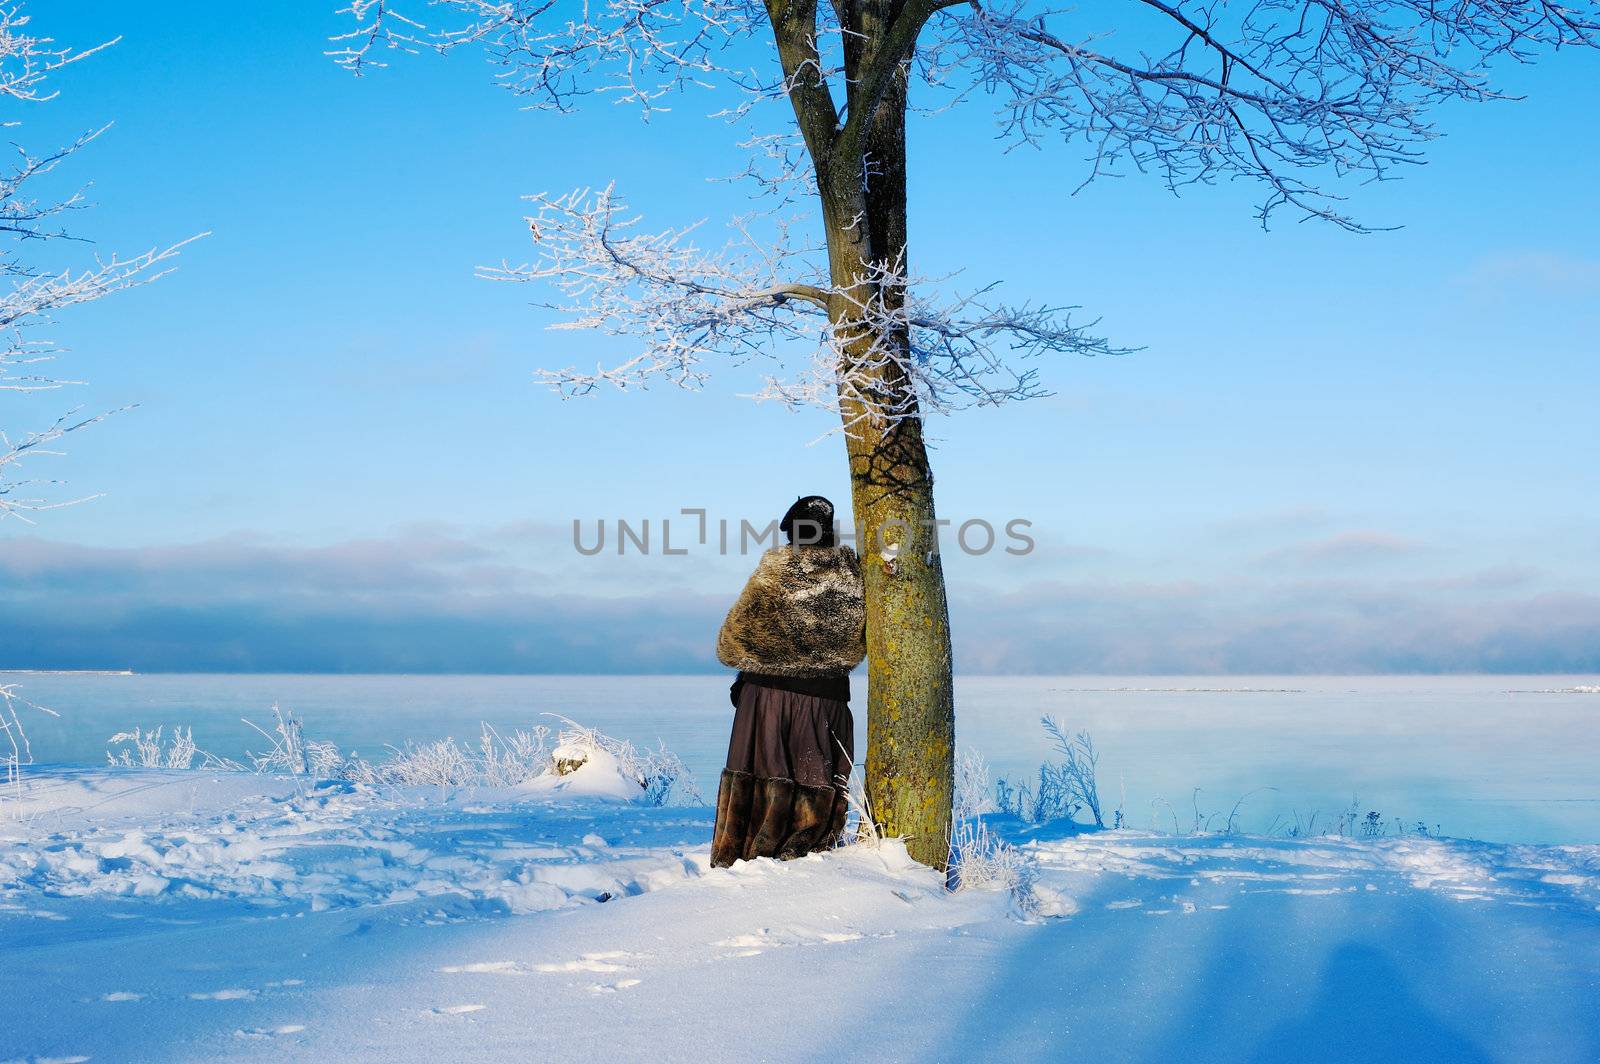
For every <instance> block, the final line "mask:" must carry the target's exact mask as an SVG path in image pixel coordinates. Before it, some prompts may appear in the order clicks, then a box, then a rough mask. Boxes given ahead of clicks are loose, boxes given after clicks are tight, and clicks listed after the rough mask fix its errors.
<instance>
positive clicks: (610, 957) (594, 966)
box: [534, 950, 649, 972]
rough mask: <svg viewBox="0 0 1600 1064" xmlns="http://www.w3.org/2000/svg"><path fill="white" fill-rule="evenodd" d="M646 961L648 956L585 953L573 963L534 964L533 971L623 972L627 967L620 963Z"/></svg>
mask: <svg viewBox="0 0 1600 1064" xmlns="http://www.w3.org/2000/svg"><path fill="white" fill-rule="evenodd" d="M647 959H649V954H642V953H629V952H627V951H626V950H608V951H606V952H604V953H585V954H584V955H583V956H582V957H579V958H578V959H577V960H575V961H554V962H548V963H545V964H536V965H534V969H535V970H536V971H541V972H625V971H628V965H626V964H622V963H620V962H621V961H625V960H630V961H631V960H647Z"/></svg>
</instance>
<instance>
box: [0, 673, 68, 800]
mask: <svg viewBox="0 0 1600 1064" xmlns="http://www.w3.org/2000/svg"><path fill="white" fill-rule="evenodd" d="M18 706H24V707H26V708H28V709H33V710H37V711H38V712H40V713H46V714H48V715H50V716H52V717H57V716H60V714H59V713H57V712H56V711H55V710H53V709H46V708H45V707H44V706H41V705H38V704H37V703H34V702H30V701H28V700H27V699H26V698H23V697H22V696H21V695H19V694H17V687H16V685H15V684H0V800H3V799H4V798H5V797H6V795H7V794H10V795H12V796H14V797H15V798H17V799H18V800H20V799H21V797H22V766H24V765H31V764H32V763H33V750H32V749H31V748H30V747H29V746H28V733H27V731H26V730H25V729H24V728H23V727H22V718H21V717H20V716H18V715H17V707H18Z"/></svg>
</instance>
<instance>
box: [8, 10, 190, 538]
mask: <svg viewBox="0 0 1600 1064" xmlns="http://www.w3.org/2000/svg"><path fill="white" fill-rule="evenodd" d="M31 21H32V20H31V18H30V16H29V15H28V14H27V13H26V12H25V11H24V6H23V5H22V4H19V3H13V4H3V5H0V127H4V128H6V129H7V130H10V129H14V128H15V127H17V126H19V125H21V124H22V116H23V115H24V114H25V113H26V112H27V111H29V110H30V109H32V108H34V107H36V106H38V105H39V104H43V103H47V102H49V101H50V100H53V99H54V98H55V96H56V93H55V90H54V89H53V88H51V86H50V84H49V80H50V78H51V77H52V76H53V75H55V74H56V73H57V72H58V71H60V70H61V69H63V68H64V67H68V66H71V65H72V64H74V63H77V62H80V61H82V60H84V59H87V58H89V57H90V56H92V55H94V54H95V53H97V52H100V51H103V50H105V49H106V48H109V47H111V46H112V45H114V44H116V43H117V41H116V40H110V41H105V42H103V43H101V44H98V45H94V46H92V47H88V48H83V49H73V48H69V47H62V46H60V45H58V44H57V43H56V42H55V41H53V40H51V39H50V38H49V37H41V36H36V35H34V33H33V32H32V31H31V26H30V23H31ZM108 128H109V127H108V126H101V127H99V128H97V129H91V130H89V131H87V132H85V133H83V134H81V135H79V136H78V137H77V138H75V139H74V140H72V141H71V142H70V143H68V144H66V145H63V146H60V147H56V148H54V149H52V150H48V151H44V152H39V153H36V152H34V151H31V150H29V149H28V148H25V147H22V146H20V145H18V146H16V149H15V155H14V156H13V157H12V160H11V163H10V165H9V166H7V167H0V393H4V395H0V398H4V397H5V396H9V397H11V398H12V399H16V398H18V397H19V396H20V395H22V394H24V393H30V392H44V391H53V390H56V389H59V388H63V387H66V386H68V385H74V384H81V383H83V382H82V381H76V380H68V379H64V378H62V377H60V376H58V375H56V373H54V372H52V364H53V363H54V362H55V360H56V359H57V358H58V357H59V356H60V355H61V353H62V350H61V348H59V347H58V346H57V345H56V344H55V343H53V342H52V341H51V340H49V339H48V338H47V337H45V336H43V335H41V331H42V330H44V329H45V328H47V327H48V326H50V325H52V324H53V323H54V322H55V320H56V316H57V315H58V314H59V313H60V312H61V311H62V310H64V309H66V308H67V307H71V306H75V305H77V304H79V303H90V302H93V301H94V300H96V299H100V298H101V297H103V296H106V295H109V294H111V293H112V292H115V291H117V290H119V289H123V288H129V287H131V286H133V285H137V284H146V283H148V282H150V281H153V280H155V279H156V278H157V277H159V276H161V275H162V274H163V273H164V272H166V270H167V269H168V268H169V267H170V264H171V260H172V259H173V258H174V257H175V256H176V255H177V254H178V251H179V249H180V248H182V247H183V244H186V243H188V242H189V241H183V242H182V243H179V244H174V245H172V246H171V247H167V248H152V249H151V250H149V251H146V252H144V253H143V254H139V255H134V256H132V257H127V258H125V257H122V256H120V255H116V254H111V255H91V256H89V257H88V258H87V261H79V262H78V263H77V264H75V265H60V264H59V262H68V261H70V260H69V258H68V257H67V256H61V257H60V259H59V261H58V263H57V264H51V265H42V264H41V263H40V262H39V261H38V260H39V259H40V257H41V255H40V254H35V255H33V256H29V255H28V252H30V251H33V252H36V253H39V252H43V249H44V246H45V245H47V244H55V243H58V242H68V241H70V242H81V241H82V240H83V238H82V236H81V235H79V234H76V233H74V232H72V231H71V230H70V229H69V227H68V225H67V221H68V219H69V217H70V216H72V215H73V214H74V213H75V212H77V211H80V210H82V209H84V208H85V207H87V206H89V203H88V201H87V199H86V198H85V195H84V190H83V188H82V187H79V188H77V189H76V190H73V191H68V192H66V193H58V194H51V193H50V192H49V191H48V190H46V191H41V189H47V186H51V185H53V184H54V183H55V179H53V178H52V176H51V175H53V174H55V172H56V171H57V170H58V169H60V168H61V167H62V166H63V164H65V163H66V162H67V161H68V160H69V159H71V158H72V157H73V156H74V155H76V154H77V153H78V152H80V151H82V150H83V149H84V148H85V147H86V146H88V144H89V143H90V142H91V141H93V140H94V139H95V138H97V137H99V136H100V135H101V134H102V133H104V132H105V131H106V129H108ZM191 239H194V238H191ZM14 407H15V404H14V403H11V404H6V405H5V407H0V521H4V520H6V519H7V518H15V519H19V520H22V521H29V520H30V517H29V515H30V514H32V513H35V512H37V511H40V510H49V509H54V508H56V507H60V506H67V505H71V504H72V503H74V502H82V501H84V500H83V497H76V498H75V497H72V496H70V495H64V494H63V493H62V491H61V482H60V481H59V480H54V479H48V478H39V477H34V476H33V475H32V470H27V471H25V470H24V465H25V463H27V462H29V461H30V460H32V459H36V458H41V457H45V456H47V455H59V454H60V452H59V451H57V450H56V449H55V448H56V445H57V443H58V442H59V441H60V440H61V438H62V437H63V436H66V435H67V434H68V433H71V432H76V431H78V430H79V429H83V428H87V427H88V426H90V425H93V424H95V423H96V422H99V421H104V420H105V419H106V418H107V417H109V416H110V414H112V413H117V412H118V411H106V412H102V413H97V414H86V413H84V412H83V411H82V409H81V408H74V409H69V410H67V411H65V412H64V413H62V414H60V415H59V416H56V417H54V418H46V419H45V420H44V421H43V423H40V424H35V425H31V426H21V427H17V426H13V425H11V424H9V422H10V421H11V420H12V417H13V415H11V413H10V411H9V409H7V408H14Z"/></svg>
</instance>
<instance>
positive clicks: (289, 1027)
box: [233, 1023, 306, 1041]
mask: <svg viewBox="0 0 1600 1064" xmlns="http://www.w3.org/2000/svg"><path fill="white" fill-rule="evenodd" d="M305 1029H306V1025H305V1024H303V1023H285V1024H280V1025H278V1026H277V1027H241V1028H239V1029H237V1030H235V1031H234V1032H233V1036H234V1037H235V1038H247V1039H251V1040H253V1041H263V1040H265V1039H268V1038H277V1037H279V1036H280V1035H286V1034H299V1033H300V1032H301V1031H304V1030H305Z"/></svg>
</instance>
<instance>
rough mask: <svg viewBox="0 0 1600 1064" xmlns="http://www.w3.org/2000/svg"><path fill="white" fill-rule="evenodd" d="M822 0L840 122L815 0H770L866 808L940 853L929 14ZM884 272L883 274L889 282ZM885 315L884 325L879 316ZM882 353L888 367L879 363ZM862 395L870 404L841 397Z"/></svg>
mask: <svg viewBox="0 0 1600 1064" xmlns="http://www.w3.org/2000/svg"><path fill="white" fill-rule="evenodd" d="M910 2H913V3H918V5H919V6H917V7H916V8H915V9H913V10H911V11H910V14H911V15H912V16H913V17H911V19H910V20H909V21H907V19H905V18H902V16H904V15H906V14H907V12H908V8H907V3H908V0H833V6H834V10H835V12H836V13H837V14H838V16H839V20H840V23H841V24H842V25H843V26H844V27H846V29H847V32H846V33H845V34H844V40H843V51H844V61H845V82H846V84H847V85H848V93H849V97H848V102H849V106H848V118H847V119H846V120H845V122H843V123H841V121H840V118H841V115H840V113H839V111H838V110H837V109H836V108H835V104H834V101H833V98H832V96H831V94H830V92H829V89H828V86H827V82H826V79H825V77H824V76H823V74H822V69H823V66H822V61H821V58H820V56H819V55H818V52H817V44H816V27H817V19H816V9H817V5H816V0H767V13H768V16H769V18H770V19H771V21H772V28H773V33H774V39H775V43H776V44H777V46H778V54H779V59H780V61H781V63H782V66H783V70H784V75H785V77H786V79H787V80H788V95H789V101H790V104H791V105H792V106H793V108H794V113H795V119H796V121H797V122H798V124H799V128H800V132H801V134H802V136H803V137H804V138H805V142H806V147H807V150H808V151H809V152H810V154H811V158H812V162H813V163H814V164H815V172H816V179H817V191H818V194H819V196H820V198H821V202H822V215H823V226H824V230H825V232H826V235H827V242H828V263H829V272H830V274H831V280H832V292H831V294H830V296H829V299H828V318H829V321H830V323H831V326H832V328H833V330H834V340H835V342H836V343H837V344H838V346H839V352H840V353H839V371H840V382H841V388H840V410H841V415H842V417H843V419H844V424H845V431H846V433H847V440H846V449H847V451H848V454H849V459H850V489H851V502H852V509H853V511H854V514H855V524H856V533H857V545H858V547H859V548H860V552H861V560H862V572H863V574H864V576H865V580H866V600H867V678H868V684H869V690H868V694H869V698H868V703H867V765H866V784H867V802H868V805H869V806H870V808H871V813H872V816H873V818H874V819H875V820H876V821H877V822H878V824H879V826H880V827H881V828H882V829H883V830H884V831H885V832H886V833H887V834H890V835H903V836H905V837H906V840H907V848H908V849H909V851H910V853H911V856H912V857H914V858H916V859H917V860H918V861H921V862H922V863H924V864H927V865H932V866H933V867H935V868H939V869H943V868H944V867H945V866H946V864H947V863H948V860H949V853H950V800H951V792H952V790H953V787H954V764H955V709H954V700H953V698H952V692H951V669H950V616H949V609H948V607H947V605H946V602H945V590H944V569H943V566H942V564H941V562H940V560H939V556H938V553H937V531H938V526H937V524H936V523H935V515H934V508H933V474H932V472H931V471H930V470H929V468H928V453H927V449H926V448H925V446H924V444H923V438H922V421H921V418H920V417H919V414H918V409H917V402H916V395H915V389H914V387H913V385H912V383H911V381H910V380H909V379H908V377H907V374H906V367H907V366H908V365H909V354H910V338H909V336H908V335H907V331H906V327H905V325H904V324H903V323H901V324H890V325H887V326H886V325H885V321H886V320H887V321H890V322H893V321H895V320H896V318H897V315H896V313H895V312H897V311H898V310H899V309H900V308H901V307H903V306H904V303H905V295H906V293H905V289H904V283H903V280H899V279H897V278H900V277H903V271H904V269H905V252H906V95H907V69H906V66H905V64H906V63H907V62H909V60H910V58H911V56H912V54H913V52H914V50H915V40H916V33H917V31H918V30H919V29H920V26H921V24H922V22H923V21H925V20H926V18H927V17H928V16H929V15H931V14H932V12H933V10H934V8H933V7H932V6H929V5H927V4H925V3H922V2H921V0H910ZM886 274H887V275H888V278H889V279H887V280H886V279H885V278H886ZM885 310H887V311H889V313H887V314H885V313H883V311H885ZM885 354H888V355H889V356H891V357H887V358H885V357H884V355H885ZM846 381H851V382H853V383H855V384H856V385H858V386H860V385H862V384H865V385H867V386H868V391H869V392H870V397H871V401H872V405H873V406H874V407H879V408H882V407H887V408H888V409H889V410H891V411H892V412H893V416H890V417H884V416H882V412H883V411H882V409H878V410H872V409H868V408H867V407H866V405H864V404H863V402H862V399H861V398H860V397H859V396H858V395H855V394H852V392H851V390H850V389H849V388H847V387H845V386H844V385H845V382H846Z"/></svg>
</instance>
